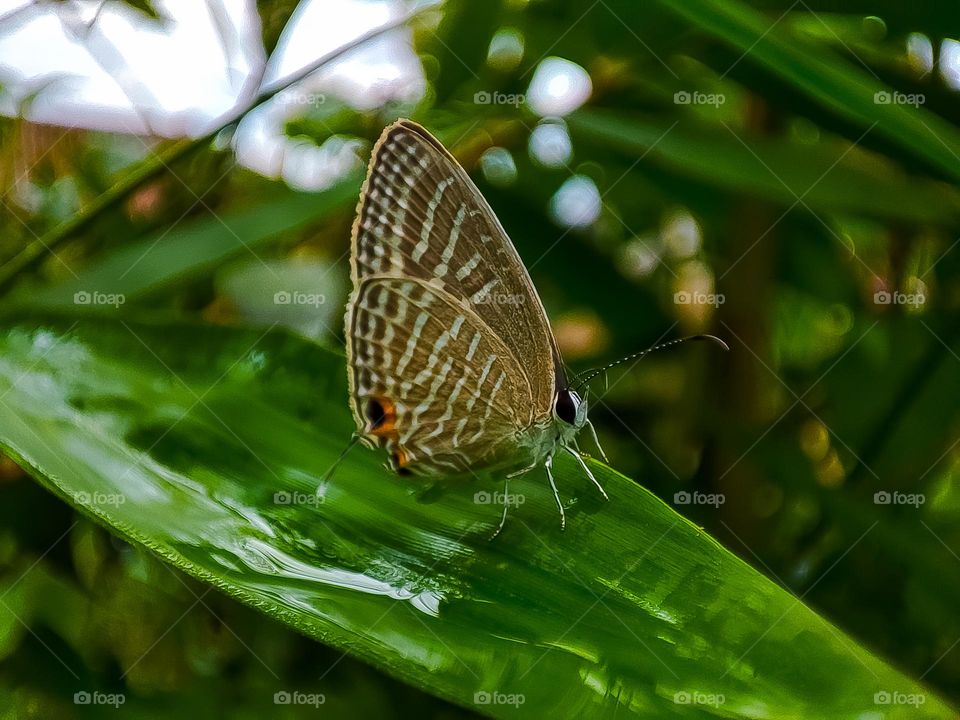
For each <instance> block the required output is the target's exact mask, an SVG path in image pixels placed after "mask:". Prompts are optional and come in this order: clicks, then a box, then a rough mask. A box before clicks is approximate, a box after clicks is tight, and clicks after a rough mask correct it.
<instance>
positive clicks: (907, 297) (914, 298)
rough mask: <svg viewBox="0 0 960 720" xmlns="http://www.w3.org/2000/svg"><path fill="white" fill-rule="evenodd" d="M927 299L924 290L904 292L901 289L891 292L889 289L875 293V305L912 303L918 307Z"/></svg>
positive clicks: (911, 304)
mask: <svg viewBox="0 0 960 720" xmlns="http://www.w3.org/2000/svg"><path fill="white" fill-rule="evenodd" d="M926 301H927V297H926V295H924V294H923V293H922V292H917V293H902V292H900V291H899V290H894V291H893V292H890V291H888V290H878V291H877V292H875V293H874V294H873V302H874V304H875V305H910V306H912V307H918V306H920V305H923V304H924V303H925V302H926Z"/></svg>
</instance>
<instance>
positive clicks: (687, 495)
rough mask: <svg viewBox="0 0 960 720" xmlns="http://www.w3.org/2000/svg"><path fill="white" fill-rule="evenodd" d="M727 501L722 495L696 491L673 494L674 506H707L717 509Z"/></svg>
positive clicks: (682, 491) (681, 491)
mask: <svg viewBox="0 0 960 720" xmlns="http://www.w3.org/2000/svg"><path fill="white" fill-rule="evenodd" d="M726 501H727V497H726V496H725V495H724V494H723V493H702V492H699V491H697V490H694V491H693V492H687V491H686V490H680V491H678V492H675V493H674V494H673V504H674V505H709V506H711V507H715V508H718V507H720V506H721V505H723V504H724V503H725V502H726Z"/></svg>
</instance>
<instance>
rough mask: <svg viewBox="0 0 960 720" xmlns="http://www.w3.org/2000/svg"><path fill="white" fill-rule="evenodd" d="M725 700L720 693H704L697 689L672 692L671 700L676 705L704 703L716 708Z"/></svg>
mask: <svg viewBox="0 0 960 720" xmlns="http://www.w3.org/2000/svg"><path fill="white" fill-rule="evenodd" d="M726 701H727V698H726V697H725V696H724V695H723V694H722V693H705V692H700V691H699V690H694V691H692V692H691V691H689V690H678V691H677V692H675V693H674V694H673V702H674V703H676V704H677V705H706V706H708V707H713V708H718V707H720V706H721V705H723V704H724V703H725V702H726Z"/></svg>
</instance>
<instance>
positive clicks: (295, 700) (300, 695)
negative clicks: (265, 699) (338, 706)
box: [273, 690, 327, 708]
mask: <svg viewBox="0 0 960 720" xmlns="http://www.w3.org/2000/svg"><path fill="white" fill-rule="evenodd" d="M326 702H327V696H326V695H324V694H323V693H305V692H300V691H299V690H280V691H278V692H275V693H274V694H273V704H274V705H305V706H308V707H313V708H318V707H320V706H321V705H323V704H324V703H326Z"/></svg>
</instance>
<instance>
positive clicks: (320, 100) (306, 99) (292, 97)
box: [278, 90, 327, 107]
mask: <svg viewBox="0 0 960 720" xmlns="http://www.w3.org/2000/svg"><path fill="white" fill-rule="evenodd" d="M278 97H279V99H280V101H281V102H283V103H286V104H287V105H311V106H313V107H319V106H320V105H323V104H324V103H325V102H326V101H327V96H326V95H324V94H323V93H308V92H298V91H296V90H284V91H283V92H282V93H280V94H279V96H278Z"/></svg>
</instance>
